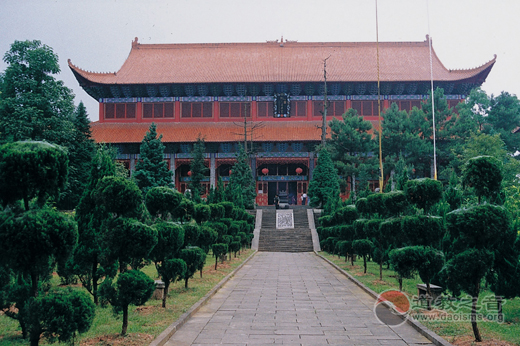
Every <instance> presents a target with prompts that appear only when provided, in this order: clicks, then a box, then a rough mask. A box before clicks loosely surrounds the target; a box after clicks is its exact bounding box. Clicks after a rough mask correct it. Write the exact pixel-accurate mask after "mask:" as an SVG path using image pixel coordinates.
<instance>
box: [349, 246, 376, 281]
mask: <svg viewBox="0 0 520 346" xmlns="http://www.w3.org/2000/svg"><path fill="white" fill-rule="evenodd" d="M352 248H353V250H354V252H355V253H357V254H358V255H359V256H362V257H363V266H364V273H365V274H366V273H367V257H368V256H369V255H370V253H371V252H372V249H373V248H374V243H372V242H371V241H370V240H368V239H358V240H354V241H353V242H352Z"/></svg>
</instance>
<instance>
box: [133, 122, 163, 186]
mask: <svg viewBox="0 0 520 346" xmlns="http://www.w3.org/2000/svg"><path fill="white" fill-rule="evenodd" d="M156 129H157V127H156V125H155V123H152V124H151V125H150V129H149V131H148V132H146V135H145V136H144V138H143V141H142V142H141V151H140V153H141V161H139V162H138V163H137V165H136V169H135V172H134V174H133V177H134V179H135V180H136V182H137V185H138V186H139V188H140V189H141V191H143V193H146V192H147V191H148V190H149V189H150V188H152V187H156V186H169V187H173V186H172V185H173V183H172V172H171V171H169V170H168V163H167V162H166V161H164V157H163V154H164V145H163V144H162V143H161V139H162V135H160V136H159V137H157V130H156Z"/></svg>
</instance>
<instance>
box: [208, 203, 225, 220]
mask: <svg viewBox="0 0 520 346" xmlns="http://www.w3.org/2000/svg"><path fill="white" fill-rule="evenodd" d="M209 209H210V211H211V219H212V220H219V219H221V218H223V217H224V216H225V215H226V209H225V208H224V206H223V205H222V204H220V203H218V204H209Z"/></svg>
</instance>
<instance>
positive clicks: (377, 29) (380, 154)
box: [376, 0, 384, 193]
mask: <svg viewBox="0 0 520 346" xmlns="http://www.w3.org/2000/svg"><path fill="white" fill-rule="evenodd" d="M376 51H377V115H378V122H379V171H380V172H381V175H380V176H379V192H380V193H383V183H384V175H383V149H382V148H383V147H382V144H381V140H382V138H383V128H382V127H381V91H380V89H381V88H380V80H379V25H378V18H377V0H376Z"/></svg>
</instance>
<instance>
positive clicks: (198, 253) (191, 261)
mask: <svg viewBox="0 0 520 346" xmlns="http://www.w3.org/2000/svg"><path fill="white" fill-rule="evenodd" d="M179 258H180V259H182V260H183V261H184V262H186V266H187V267H186V272H185V273H184V277H183V279H184V287H185V288H188V280H189V279H190V278H192V277H193V274H195V272H196V271H197V270H200V268H201V266H202V265H204V262H205V261H206V253H205V252H204V250H202V249H201V248H199V247H196V246H190V247H187V248H185V249H182V250H181V252H180V253H179Z"/></svg>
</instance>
